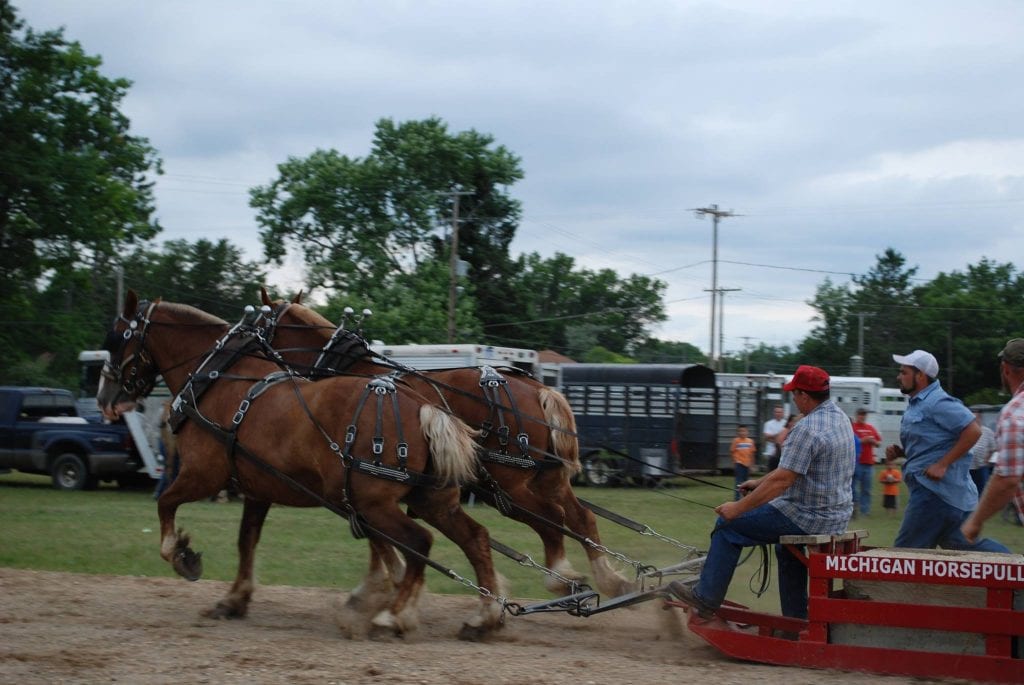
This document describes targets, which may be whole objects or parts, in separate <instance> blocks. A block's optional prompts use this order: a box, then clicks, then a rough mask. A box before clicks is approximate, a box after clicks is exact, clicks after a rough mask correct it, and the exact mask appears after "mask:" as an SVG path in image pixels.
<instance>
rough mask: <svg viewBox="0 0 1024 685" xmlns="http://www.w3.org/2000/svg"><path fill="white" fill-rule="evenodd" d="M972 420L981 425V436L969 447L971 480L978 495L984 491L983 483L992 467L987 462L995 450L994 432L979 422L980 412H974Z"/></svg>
mask: <svg viewBox="0 0 1024 685" xmlns="http://www.w3.org/2000/svg"><path fill="white" fill-rule="evenodd" d="M974 420H975V421H976V422H977V423H978V425H979V426H980V427H981V437H980V438H978V442H976V443H974V447H972V448H971V480H973V481H974V485H975V486H977V488H978V495H981V493H982V492H984V491H985V483H986V481H988V474H989V471H990V470H991V468H992V467H991V466H990V465H989V463H988V462H989V459H991V458H992V453H993V452H995V450H996V434H995V432H994V431H993V430H992V429H991V428H989V427H988V426H986V425H985V424H983V423H982V422H981V414H980V413H978V412H974Z"/></svg>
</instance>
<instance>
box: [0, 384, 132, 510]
mask: <svg viewBox="0 0 1024 685" xmlns="http://www.w3.org/2000/svg"><path fill="white" fill-rule="evenodd" d="M3 470H17V471H22V472H25V473H36V474H42V475H48V476H50V477H51V478H52V479H53V486H54V487H55V488H59V489H61V490H90V489H93V488H95V487H96V486H97V485H98V484H99V482H100V481H101V480H104V481H109V480H116V481H117V482H118V483H119V484H121V485H137V484H143V483H151V482H152V481H151V479H150V475H149V474H147V472H146V470H145V468H144V465H143V460H142V458H141V457H140V455H139V451H138V450H137V449H136V447H135V443H134V441H133V440H132V437H131V434H130V432H129V430H128V427H127V426H125V425H124V424H123V423H117V424H103V423H95V422H89V421H87V420H86V419H84V418H82V417H80V416H79V415H78V411H77V410H76V408H75V397H74V395H73V394H72V393H71V392H68V391H67V390H58V389H54V388H23V387H11V386H3V387H0V471H3Z"/></svg>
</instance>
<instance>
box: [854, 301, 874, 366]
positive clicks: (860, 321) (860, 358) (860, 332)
mask: <svg viewBox="0 0 1024 685" xmlns="http://www.w3.org/2000/svg"><path fill="white" fill-rule="evenodd" d="M854 316H856V317H857V355H856V356H855V357H854V358H853V359H851V360H850V373H851V374H852V375H854V376H863V375H864V318H865V317H868V316H874V314H872V313H871V312H857V313H855V314H854Z"/></svg>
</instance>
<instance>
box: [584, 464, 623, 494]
mask: <svg viewBox="0 0 1024 685" xmlns="http://www.w3.org/2000/svg"><path fill="white" fill-rule="evenodd" d="M615 478H616V476H615V471H614V469H612V467H611V465H610V464H609V463H608V462H607V461H605V460H604V459H598V458H597V457H586V458H584V460H583V482H584V483H586V484H587V485H592V486H594V487H607V486H609V485H612V484H613V483H614V482H615Z"/></svg>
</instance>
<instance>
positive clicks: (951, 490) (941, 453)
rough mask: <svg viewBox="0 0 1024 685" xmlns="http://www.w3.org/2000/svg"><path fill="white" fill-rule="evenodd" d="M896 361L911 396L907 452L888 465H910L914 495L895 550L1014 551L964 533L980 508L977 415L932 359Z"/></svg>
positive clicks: (919, 356) (891, 452)
mask: <svg viewBox="0 0 1024 685" xmlns="http://www.w3.org/2000/svg"><path fill="white" fill-rule="evenodd" d="M892 358H893V361H895V362H896V363H897V364H899V365H900V370H899V373H898V375H897V376H896V379H897V383H898V385H899V388H900V390H901V391H902V392H903V394H905V395H908V396H909V400H908V401H907V410H906V412H904V414H903V419H902V421H901V422H900V442H901V443H902V447H901V446H898V445H890V446H889V447H887V448H886V450H885V454H886V457H887V458H888V459H893V460H896V459H899V458H901V457H903V458H905V459H906V460H905V461H904V463H903V482H904V483H906V485H907V490H908V491H909V492H910V498H909V499H908V501H907V506H906V508H905V509H904V512H903V522H902V523H901V524H900V529H899V532H898V533H897V534H896V542H895V544H894V546H895V547H916V548H920V549H931V548H933V547H936V546H940V547H942V548H944V549H963V550H977V551H982V552H1007V551H1009V550H1008V549H1007V548H1006V547H1005V546H1003V545H1002V544H1000V543H998V542H996V541H994V540H988V539H982V540H978V541H976V542H970V541H968V540H967V539H966V538H965V537H964V535H963V534H962V533H961V532H960V526H961V525H962V524H963V523H964V521H965V520H966V519H967V516H968V514H970V512H972V511H974V508H975V507H976V506H977V504H978V489H977V488H976V487H975V486H974V482H973V481H972V480H971V476H970V473H969V470H970V469H969V467H970V456H969V451H970V449H971V446H972V445H974V443H975V442H977V440H978V437H979V436H980V435H981V428H980V427H979V426H978V424H977V423H975V421H974V415H973V414H971V411H970V410H969V409H968V408H967V407H965V406H964V405H963V403H962V402H961V401H960V400H958V399H956V398H955V397H952V396H950V395H948V394H947V393H946V391H944V390H943V389H942V387H941V386H940V385H939V381H938V380H936V377H937V376H938V374H939V363H938V361H936V359H935V357H934V356H933V355H932V354H930V353H928V352H925V351H924V350H914V351H913V352H911V353H910V354H908V355H898V354H894V355H893V356H892Z"/></svg>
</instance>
